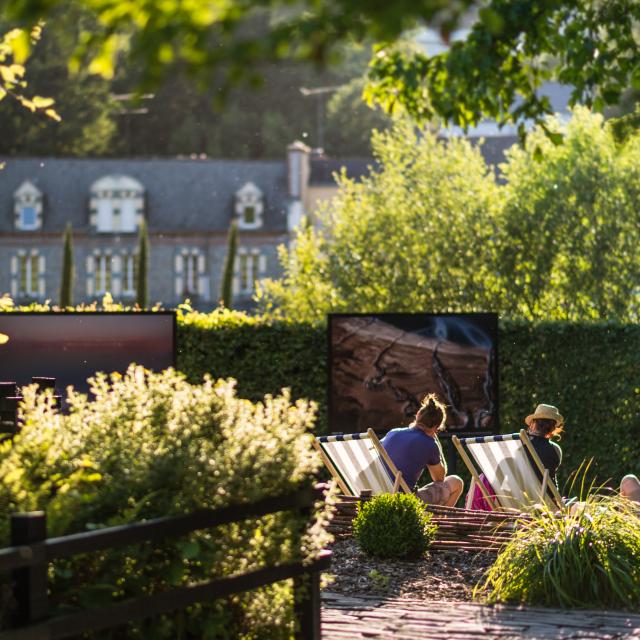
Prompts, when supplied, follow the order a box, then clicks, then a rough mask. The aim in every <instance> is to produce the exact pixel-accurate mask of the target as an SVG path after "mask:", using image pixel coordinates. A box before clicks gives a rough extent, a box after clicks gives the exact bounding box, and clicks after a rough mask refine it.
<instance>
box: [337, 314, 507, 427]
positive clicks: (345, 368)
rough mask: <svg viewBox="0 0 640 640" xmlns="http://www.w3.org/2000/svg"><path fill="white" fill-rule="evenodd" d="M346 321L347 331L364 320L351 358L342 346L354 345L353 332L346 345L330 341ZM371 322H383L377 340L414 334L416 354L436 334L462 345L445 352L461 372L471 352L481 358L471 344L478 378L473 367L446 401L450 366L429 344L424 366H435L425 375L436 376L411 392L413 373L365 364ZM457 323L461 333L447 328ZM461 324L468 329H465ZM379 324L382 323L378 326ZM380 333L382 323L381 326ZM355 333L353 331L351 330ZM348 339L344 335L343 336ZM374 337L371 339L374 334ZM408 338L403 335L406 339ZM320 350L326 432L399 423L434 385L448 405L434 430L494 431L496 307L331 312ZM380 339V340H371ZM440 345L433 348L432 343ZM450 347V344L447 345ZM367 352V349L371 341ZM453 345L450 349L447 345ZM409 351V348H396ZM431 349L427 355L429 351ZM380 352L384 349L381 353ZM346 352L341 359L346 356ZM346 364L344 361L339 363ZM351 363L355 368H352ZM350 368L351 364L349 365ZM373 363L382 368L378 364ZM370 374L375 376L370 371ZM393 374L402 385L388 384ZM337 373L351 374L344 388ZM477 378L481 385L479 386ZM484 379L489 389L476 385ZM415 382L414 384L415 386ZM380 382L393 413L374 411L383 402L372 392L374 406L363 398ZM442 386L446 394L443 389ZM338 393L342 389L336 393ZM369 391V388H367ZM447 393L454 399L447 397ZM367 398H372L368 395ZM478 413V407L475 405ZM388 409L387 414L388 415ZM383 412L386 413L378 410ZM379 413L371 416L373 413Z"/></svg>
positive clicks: (496, 423) (378, 388)
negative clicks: (324, 361) (441, 425)
mask: <svg viewBox="0 0 640 640" xmlns="http://www.w3.org/2000/svg"><path fill="white" fill-rule="evenodd" d="M352 320H354V321H355V322H354V323H352V326H351V330H354V331H360V329H359V328H356V327H362V326H363V325H364V323H366V322H371V324H370V325H369V328H368V329H365V330H362V336H360V337H358V340H360V341H361V342H362V343H363V346H362V349H361V353H360V354H354V356H356V359H357V360H358V362H357V363H355V360H354V359H353V358H352V359H351V361H347V360H348V359H349V358H350V357H351V356H350V355H349V353H350V352H351V351H352V349H353V348H356V349H358V348H359V343H358V342H357V341H356V338H355V337H353V340H352V344H348V343H347V342H342V344H341V345H338V344H337V343H336V339H337V336H338V334H340V338H339V339H341V340H344V339H345V336H346V334H345V333H344V331H345V329H344V324H345V323H348V322H349V321H352ZM374 321H375V323H383V324H385V325H388V326H389V327H391V329H390V331H389V334H390V335H389V336H386V335H385V337H383V338H381V340H382V342H383V343H384V341H385V340H387V341H391V340H393V330H394V329H395V330H397V331H400V332H404V333H406V334H412V336H416V338H417V339H416V340H415V341H414V342H416V349H418V350H419V347H420V348H421V349H422V351H420V350H419V352H420V353H422V352H424V353H427V351H428V345H427V341H428V339H431V340H440V341H441V342H442V343H443V344H444V343H445V342H446V343H454V344H457V345H458V346H459V347H460V349H458V350H457V351H462V353H461V354H460V355H458V354H457V353H455V354H451V355H450V357H449V359H450V358H452V357H454V356H455V357H456V358H458V359H460V358H462V359H461V364H460V366H459V367H458V368H459V369H460V370H461V371H462V372H464V369H466V368H468V369H471V367H472V363H473V366H474V367H475V368H476V369H477V368H478V366H479V365H478V364H477V361H478V358H480V359H482V352H481V351H479V349H484V350H485V351H486V359H487V360H486V372H485V374H484V380H482V379H480V380H479V379H478V375H481V374H480V373H477V372H476V373H474V375H475V378H474V379H473V380H471V381H470V383H469V384H466V386H465V384H464V383H463V384H462V388H461V385H460V384H458V385H457V386H458V391H459V392H461V393H462V401H461V402H462V404H461V405H459V406H452V405H453V404H455V399H456V398H455V396H456V394H455V392H454V391H451V389H452V388H453V387H455V386H456V384H457V383H456V379H455V375H453V377H452V375H451V372H450V371H448V370H447V367H446V366H443V358H442V357H441V356H440V355H438V353H437V350H434V351H433V352H432V354H431V358H432V361H431V362H426V363H425V365H426V367H431V368H433V367H434V364H435V366H436V368H439V369H440V370H439V371H438V373H436V372H434V373H433V374H432V376H431V378H432V380H434V379H437V380H438V384H436V383H435V382H432V384H430V385H425V386H427V387H430V388H425V389H424V391H417V390H416V389H415V384H418V385H419V382H418V380H419V379H420V375H421V374H419V375H418V376H414V378H411V377H409V371H408V370H407V371H404V372H403V371H395V370H394V372H393V374H390V373H389V371H388V370H389V369H393V367H394V366H395V365H391V366H390V367H381V366H380V364H379V363H378V364H377V365H375V369H374V367H373V365H374V363H373V361H372V357H373V354H372V353H369V351H368V350H370V346H366V342H367V336H368V337H371V335H372V334H371V332H372V331H373V332H375V331H376V329H377V328H376V326H375V325H374ZM434 326H436V327H438V331H439V332H440V333H441V332H442V327H443V326H444V327H445V328H449V327H451V330H450V332H449V333H448V334H447V338H448V339H446V340H445V339H441V338H442V336H429V335H428V333H429V330H432V329H433V327H434ZM456 326H457V329H458V330H459V331H460V332H461V335H457V333H456V331H455V330H454V329H455V328H456ZM463 329H464V330H467V332H470V334H469V335H466V336H465V332H464V331H463ZM381 330H383V329H381ZM474 330H476V331H478V332H479V333H483V334H484V338H483V337H482V336H481V335H479V334H478V335H476V336H475V338H474V337H473V335H474V333H473V332H474ZM384 331H385V334H386V331H387V330H386V329H384ZM353 335H354V336H355V334H353ZM421 338H425V339H426V340H425V341H424V343H425V344H424V345H420V342H421ZM347 339H348V340H351V339H352V337H351V336H347ZM473 339H475V340H476V341H481V340H483V341H484V343H483V344H482V345H480V344H478V345H475V346H474V345H469V344H467V345H465V344H464V340H467V341H472V340H473ZM374 340H377V338H375V335H374ZM409 342H411V340H409ZM327 343H328V348H327V353H328V366H327V370H328V384H327V396H328V402H327V404H328V421H329V431H330V432H332V433H354V432H358V431H366V429H367V428H373V429H374V431H376V433H378V434H379V435H381V434H383V433H386V431H388V430H389V429H392V428H395V427H398V426H404V425H407V424H409V423H410V422H411V420H412V419H413V417H414V415H415V411H417V408H418V407H419V403H420V400H421V399H422V397H423V395H424V394H425V393H428V392H436V393H437V394H438V395H439V397H440V398H442V399H443V400H444V402H445V404H447V406H448V411H447V413H448V416H447V430H446V431H445V432H442V435H443V436H445V437H447V436H450V435H453V434H455V435H459V436H471V435H478V436H481V435H490V434H494V433H498V432H499V431H500V411H499V409H500V403H499V398H500V395H499V380H498V374H499V369H498V355H499V334H498V314H497V313H491V312H483V313H430V312H424V313H421V312H417V313H375V312H372V313H367V312H363V313H331V314H328V315H327ZM378 346H380V345H378ZM438 348H440V347H438ZM451 348H452V349H453V345H452V347H451ZM467 348H468V352H469V358H468V359H469V363H465V360H464V350H465V349H467ZM373 350H374V354H375V348H374V349H373ZM453 350H454V351H456V349H453ZM404 352H407V353H409V352H410V351H406V349H405V350H404ZM434 353H435V354H436V355H435V356H434V355H433V354H434ZM383 357H384V356H383ZM346 359H347V360H346ZM435 360H439V361H440V362H439V363H435V362H434V361H435ZM345 363H347V364H345ZM354 363H355V364H354ZM358 367H359V368H360V371H358ZM354 369H355V370H354ZM381 369H385V370H384V371H381ZM374 374H375V375H374ZM390 375H395V376H397V377H399V378H400V379H401V380H402V381H403V383H405V384H397V385H396V386H395V387H394V385H393V383H390V382H389V379H388V378H389V376H390ZM438 376H441V378H444V380H445V382H441V380H440V378H438ZM424 377H425V379H429V376H428V375H427V374H426V373H425V376H424ZM340 378H342V380H340ZM345 380H352V381H353V388H349V386H348V385H349V384H351V382H349V383H345ZM411 380H415V381H416V382H415V384H413V385H412V384H411ZM470 385H471V386H473V388H474V390H475V391H474V392H473V393H471V392H470V391H469V388H470ZM478 385H480V386H482V387H483V390H482V391H480V390H479V387H478ZM485 385H488V387H489V389H488V391H487V392H485V390H484V387H485ZM419 386H420V385H419ZM385 387H386V389H388V391H389V393H390V394H392V395H393V397H394V402H395V403H397V405H398V406H399V407H400V411H396V412H393V411H391V410H389V411H387V410H379V404H380V403H381V402H382V404H384V401H383V400H381V399H380V398H379V397H378V398H376V400H375V405H376V407H378V408H377V409H375V410H374V409H372V408H371V406H369V405H367V402H368V401H369V400H371V398H373V395H377V396H380V394H384V392H385ZM447 387H448V388H449V389H450V392H449V393H447V391H446V388H447ZM465 393H467V395H468V396H469V398H468V400H467V406H465V400H464V394H465ZM341 394H343V395H341ZM372 394H373V395H372ZM482 394H485V395H486V407H484V409H482V408H481V407H479V406H475V405H477V404H478V402H482V401H483V400H482V398H479V396H481V395H482ZM452 400H454V402H452ZM372 402H373V401H372ZM483 410H484V411H485V412H486V413H482V411H483ZM391 413H394V415H395V418H393V417H392V416H391V415H390V414H391ZM385 416H386V417H385ZM378 417H379V418H380V419H377V418H378Z"/></svg>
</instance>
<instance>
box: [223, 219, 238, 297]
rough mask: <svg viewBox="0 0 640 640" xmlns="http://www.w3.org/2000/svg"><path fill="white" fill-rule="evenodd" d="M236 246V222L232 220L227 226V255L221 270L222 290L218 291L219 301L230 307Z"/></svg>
mask: <svg viewBox="0 0 640 640" xmlns="http://www.w3.org/2000/svg"><path fill="white" fill-rule="evenodd" d="M237 247H238V223H237V222H236V221H235V220H234V221H233V222H232V223H231V226H230V227H229V238H228V240H227V257H226V259H225V262H224V271H223V272H222V291H221V292H220V302H221V304H222V305H223V306H224V307H227V308H229V307H231V304H232V303H233V265H234V263H235V260H236V249H237Z"/></svg>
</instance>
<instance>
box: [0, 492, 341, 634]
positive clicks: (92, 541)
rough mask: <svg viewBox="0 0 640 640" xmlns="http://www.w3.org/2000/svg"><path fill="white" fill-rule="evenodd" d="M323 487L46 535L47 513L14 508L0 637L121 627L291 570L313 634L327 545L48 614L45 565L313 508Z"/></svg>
mask: <svg viewBox="0 0 640 640" xmlns="http://www.w3.org/2000/svg"><path fill="white" fill-rule="evenodd" d="M322 489H323V487H322V486H317V487H315V488H312V487H308V488H304V489H300V490H298V491H295V492H292V493H288V494H285V495H279V496H275V497H269V498H265V499H263V500H260V501H258V502H254V503H252V504H241V505H232V506H229V507H224V508H222V509H216V510H201V511H197V512H195V513H191V514H187V515H182V516H175V517H166V518H158V519H155V520H149V521H146V522H137V523H134V524H130V525H124V526H119V527H109V528H105V529H100V530H97V531H91V532H86V533H77V534H73V535H68V536H64V537H60V538H47V533H46V516H45V514H44V512H42V511H36V512H32V513H21V514H16V515H13V516H12V518H11V544H12V546H11V547H9V548H6V549H1V550H0V572H11V576H12V589H13V597H14V600H15V609H14V612H13V616H12V622H11V629H9V630H6V631H4V632H3V633H0V640H55V639H57V638H71V637H74V636H78V635H80V634H83V633H86V632H89V631H100V630H104V629H112V628H115V627H120V626H123V625H126V624H127V623H128V622H131V621H134V620H141V619H144V618H151V617H153V616H157V615H161V614H165V613H169V612H171V611H177V610H181V609H185V608H186V607H188V606H189V605H192V604H195V603H199V602H210V601H212V600H215V599H216V598H221V597H224V596H228V595H230V594H233V593H239V592H241V591H248V590H250V589H255V588H257V587H261V586H265V585H268V584H273V583H274V582H279V581H280V580H286V579H289V578H293V580H294V609H295V618H296V638H299V639H301V640H302V639H304V640H319V638H320V572H321V571H323V570H326V569H327V568H328V567H329V565H330V562H331V552H329V551H323V552H321V554H320V555H319V556H318V557H317V558H316V559H314V560H312V561H311V562H308V563H303V562H301V561H300V562H291V563H286V564H278V565H275V566H267V567H263V568H260V569H255V570H252V571H248V572H246V573H241V574H235V575H232V576H228V577H224V578H217V579H214V580H210V581H208V582H202V583H198V584H193V585H187V586H183V587H178V588H174V589H170V590H167V591H164V592H162V593H158V594H154V595H148V596H141V597H137V598H135V599H130V600H125V601H122V602H117V603H116V604H112V605H108V606H106V607H101V608H95V609H87V610H81V611H77V612H74V613H71V614H65V615H60V616H54V617H51V616H50V615H49V602H48V596H47V571H48V564H49V563H50V562H52V561H54V560H58V559H60V558H70V557H72V556H76V555H79V554H83V553H89V552H94V551H104V550H109V549H115V548H117V547H123V546H126V545H130V544H136V543H141V542H147V541H158V540H161V539H163V538H166V537H170V536H181V535H186V534H189V533H192V532H194V531H198V530H201V529H209V528H213V527H217V526H219V525H223V524H229V523H233V522H240V521H242V520H246V519H248V518H255V517H259V516H264V515H267V514H270V513H276V512H279V511H298V512H300V513H302V514H305V515H308V516H311V513H312V508H313V503H314V502H315V501H316V500H318V499H321V498H322Z"/></svg>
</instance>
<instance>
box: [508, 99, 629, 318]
mask: <svg viewBox="0 0 640 640" xmlns="http://www.w3.org/2000/svg"><path fill="white" fill-rule="evenodd" d="M549 126H550V127H552V128H554V129H557V130H558V131H561V132H562V133H563V134H564V135H565V142H564V144H562V145H560V146H554V145H553V144H552V143H551V142H550V141H549V140H546V139H545V137H544V135H543V134H542V131H541V130H540V129H538V130H536V131H534V132H532V133H531V134H530V135H529V137H528V139H527V144H526V148H524V149H521V148H519V147H513V148H512V149H511V151H510V152H509V156H508V162H507V163H506V164H505V165H504V167H503V171H504V178H505V180H506V184H505V186H504V187H503V188H502V189H501V191H502V197H501V200H502V206H501V213H500V219H499V220H500V222H499V229H500V234H499V245H500V251H499V253H500V265H501V270H502V273H503V276H502V280H503V285H502V290H503V298H502V301H501V303H500V306H501V309H502V310H503V312H505V313H507V314H509V315H515V316H524V317H526V318H549V319H569V320H585V319H600V320H607V319H610V318H617V319H622V320H631V319H633V318H634V317H636V318H637V312H638V306H639V303H640V299H639V297H638V295H637V292H638V286H639V285H640V256H639V254H638V246H639V245H640V212H639V210H638V205H637V203H638V198H640V137H638V136H637V135H636V136H635V137H633V138H632V139H630V140H629V141H628V142H627V144H626V145H624V146H623V147H622V148H620V147H619V146H618V145H617V143H616V140H615V139H614V136H613V134H612V131H611V128H610V126H608V125H605V124H604V122H603V118H602V116H599V115H594V114H592V113H590V112H589V111H588V110H586V109H584V108H579V109H577V110H576V111H574V114H573V117H572V119H571V121H570V122H569V124H568V125H565V124H561V123H560V122H557V121H556V122H551V123H549ZM535 148H541V149H542V151H543V153H542V157H541V158H537V157H536V154H535V151H534V149H535Z"/></svg>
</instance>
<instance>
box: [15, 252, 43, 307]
mask: <svg viewBox="0 0 640 640" xmlns="http://www.w3.org/2000/svg"><path fill="white" fill-rule="evenodd" d="M23 275H24V278H23ZM39 280H40V256H39V255H38V254H37V253H34V252H30V253H22V254H20V255H18V295H21V296H34V297H35V296H37V295H38V294H39V290H40V287H39V286H38V285H39ZM23 285H25V286H23Z"/></svg>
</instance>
